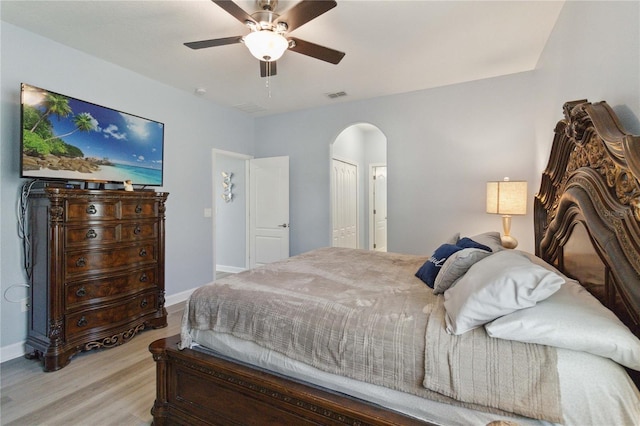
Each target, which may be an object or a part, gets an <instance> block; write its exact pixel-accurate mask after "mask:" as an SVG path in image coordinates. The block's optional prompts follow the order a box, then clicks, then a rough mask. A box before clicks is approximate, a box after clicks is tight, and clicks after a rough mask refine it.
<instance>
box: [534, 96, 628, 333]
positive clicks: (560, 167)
mask: <svg viewBox="0 0 640 426" xmlns="http://www.w3.org/2000/svg"><path fill="white" fill-rule="evenodd" d="M563 109H564V116H565V118H564V119H563V120H561V121H559V122H558V124H557V125H556V128H555V136H554V140H553V146H552V148H551V155H550V157H549V163H548V165H547V168H546V169H545V171H544V173H543V175H542V181H541V184H540V191H539V192H538V194H537V195H536V197H535V203H534V226H535V242H536V255H538V256H540V257H541V258H543V259H544V260H546V261H547V262H549V263H551V264H554V265H556V266H557V267H558V268H559V269H560V270H561V271H563V272H565V273H566V274H567V275H569V276H572V277H574V278H577V279H579V280H580V281H581V283H582V284H583V285H585V287H586V288H587V289H588V290H590V291H591V292H592V293H594V294H595V295H596V297H598V298H599V299H600V301H601V302H602V303H603V304H604V305H605V306H607V307H608V308H609V309H611V310H612V311H614V312H615V313H616V314H617V315H618V316H619V317H620V318H621V319H622V320H623V321H624V322H625V323H626V324H627V326H628V327H629V328H630V329H631V330H632V331H633V332H634V333H635V334H636V335H638V336H640V183H639V179H640V137H638V136H633V135H630V134H628V133H627V132H626V131H625V130H624V129H623V128H622V125H621V124H620V122H619V120H618V118H617V117H616V114H615V113H614V111H613V110H612V109H611V108H610V107H609V105H607V103H606V102H598V103H590V102H587V101H586V100H580V101H573V102H567V103H566V104H565V105H564V107H563Z"/></svg>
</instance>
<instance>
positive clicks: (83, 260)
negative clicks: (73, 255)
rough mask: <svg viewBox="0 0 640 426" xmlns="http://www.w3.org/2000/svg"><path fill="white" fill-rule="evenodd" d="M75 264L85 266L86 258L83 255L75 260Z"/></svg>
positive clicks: (79, 266) (80, 266)
mask: <svg viewBox="0 0 640 426" xmlns="http://www.w3.org/2000/svg"><path fill="white" fill-rule="evenodd" d="M76 266H77V267H78V268H82V267H85V266H87V260H86V259H85V258H84V257H81V258H79V259H78V260H76Z"/></svg>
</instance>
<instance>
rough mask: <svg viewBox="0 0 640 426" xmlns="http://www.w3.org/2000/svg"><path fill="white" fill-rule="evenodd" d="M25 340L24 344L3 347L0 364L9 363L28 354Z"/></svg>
mask: <svg viewBox="0 0 640 426" xmlns="http://www.w3.org/2000/svg"><path fill="white" fill-rule="evenodd" d="M25 342H26V341H25V340H23V341H22V342H18V343H14V344H12V345H7V346H3V347H2V348H0V362H5V361H9V360H11V359H15V358H20V357H21V356H24V354H26V353H27V352H26V350H25V348H24V344H25Z"/></svg>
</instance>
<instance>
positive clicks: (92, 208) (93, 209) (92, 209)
mask: <svg viewBox="0 0 640 426" xmlns="http://www.w3.org/2000/svg"><path fill="white" fill-rule="evenodd" d="M97 212H98V209H96V206H94V205H93V204H89V207H87V214H96V213H97Z"/></svg>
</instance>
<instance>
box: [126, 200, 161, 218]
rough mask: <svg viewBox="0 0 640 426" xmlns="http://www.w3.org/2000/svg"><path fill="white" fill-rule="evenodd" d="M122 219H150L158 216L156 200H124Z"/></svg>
mask: <svg viewBox="0 0 640 426" xmlns="http://www.w3.org/2000/svg"><path fill="white" fill-rule="evenodd" d="M121 208H122V219H135V218H150V217H157V216H158V208H157V203H156V202H155V201H154V200H122V205H121Z"/></svg>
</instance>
